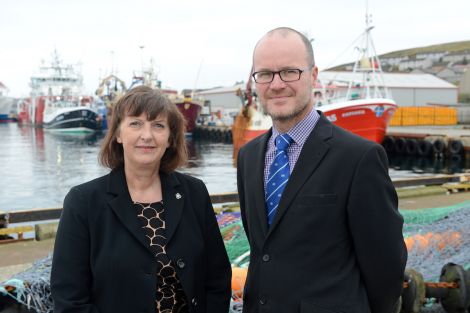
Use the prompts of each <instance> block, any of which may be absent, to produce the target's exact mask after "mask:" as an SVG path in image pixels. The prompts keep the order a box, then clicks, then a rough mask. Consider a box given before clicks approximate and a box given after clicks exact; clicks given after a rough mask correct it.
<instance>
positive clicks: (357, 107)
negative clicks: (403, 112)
mask: <svg viewBox="0 0 470 313" xmlns="http://www.w3.org/2000/svg"><path fill="white" fill-rule="evenodd" d="M316 109H318V110H319V111H322V112H323V114H324V115H325V116H326V118H328V119H329V120H330V121H331V122H332V123H334V124H335V125H337V126H339V127H341V128H344V129H346V130H348V131H350V132H352V133H354V134H356V135H358V136H361V137H363V138H365V139H368V140H371V141H374V142H376V143H379V144H380V143H382V141H383V139H384V137H385V134H386V132H387V126H388V124H389V122H390V120H391V118H392V116H393V113H394V112H395V111H396V109H397V105H396V104H395V102H394V101H393V100H390V99H381V98H378V99H358V100H351V101H344V102H338V103H334V104H328V105H324V106H322V107H319V108H316ZM245 115H246V114H245ZM245 115H244V114H243V113H240V114H238V115H237V119H236V120H235V123H234V125H233V126H232V135H233V145H234V151H238V150H239V149H240V148H241V147H242V146H243V145H245V144H246V143H247V142H249V141H250V140H252V139H254V138H256V137H257V136H259V135H261V134H263V133H265V132H266V131H268V130H269V128H270V127H271V126H270V125H269V124H268V123H264V124H262V123H253V122H252V117H251V116H245ZM258 115H259V114H258ZM260 118H261V117H260ZM264 118H265V119H269V120H270V118H269V117H267V116H264ZM256 124H261V125H263V127H259V126H256Z"/></svg>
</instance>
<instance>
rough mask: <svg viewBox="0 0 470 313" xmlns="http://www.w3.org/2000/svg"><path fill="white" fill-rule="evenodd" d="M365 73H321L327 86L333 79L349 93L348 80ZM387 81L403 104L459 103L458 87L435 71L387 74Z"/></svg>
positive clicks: (397, 101)
mask: <svg viewBox="0 0 470 313" xmlns="http://www.w3.org/2000/svg"><path fill="white" fill-rule="evenodd" d="M362 77H363V74H362V73H353V72H320V73H319V76H318V78H319V80H320V82H321V84H322V85H324V86H326V85H328V84H329V83H330V82H331V83H333V84H335V85H336V86H337V89H338V92H339V93H342V94H345V93H346V90H347V84H346V82H349V81H354V82H361V81H362ZM381 77H382V78H383V82H379V83H378V86H379V87H383V85H385V86H386V87H388V89H389V90H390V91H391V96H392V98H393V100H395V102H396V103H397V104H398V105H399V106H424V105H428V104H430V103H456V102H458V88H457V87H456V86H454V85H452V84H451V83H448V82H446V81H444V80H442V79H440V78H437V77H435V76H433V75H431V74H403V73H383V74H382V75H381Z"/></svg>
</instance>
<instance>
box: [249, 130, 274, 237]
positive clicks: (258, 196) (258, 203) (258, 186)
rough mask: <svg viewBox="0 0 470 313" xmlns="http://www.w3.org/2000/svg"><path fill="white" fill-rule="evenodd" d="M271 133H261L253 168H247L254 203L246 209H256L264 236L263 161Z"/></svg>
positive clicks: (266, 229)
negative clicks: (250, 176)
mask: <svg viewBox="0 0 470 313" xmlns="http://www.w3.org/2000/svg"><path fill="white" fill-rule="evenodd" d="M271 133H272V132H271V131H268V132H267V133H265V134H264V135H263V137H262V138H261V140H259V141H258V143H257V146H256V147H255V149H254V156H255V160H254V162H253V163H252V164H253V168H251V169H250V170H248V173H253V188H250V189H251V190H253V194H254V200H255V203H254V205H253V207H252V208H247V209H248V210H256V214H257V216H258V220H259V222H260V226H261V230H262V232H263V234H262V235H263V237H266V234H267V233H268V218H267V216H266V202H265V196H264V161H265V155H266V149H267V145H268V140H269V138H270V137H271ZM246 179H247V180H248V181H249V180H250V179H249V177H248V178H246Z"/></svg>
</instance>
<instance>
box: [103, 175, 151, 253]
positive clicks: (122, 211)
mask: <svg viewBox="0 0 470 313" xmlns="http://www.w3.org/2000/svg"><path fill="white" fill-rule="evenodd" d="M107 192H108V193H110V194H112V195H115V197H113V198H112V199H110V200H109V201H108V203H109V205H110V206H111V208H112V209H113V211H114V213H115V214H116V216H117V217H118V219H119V221H120V222H121V223H122V224H123V225H124V227H126V229H127V230H128V231H129V232H130V233H131V235H132V236H134V237H135V239H137V241H139V242H140V243H141V244H142V245H144V247H145V248H146V249H147V250H148V251H149V252H150V253H152V255H153V252H152V250H151V249H150V245H149V243H148V242H147V241H146V238H145V236H144V233H143V232H142V226H141V225H140V223H139V220H138V219H137V212H136V211H135V210H134V209H133V207H132V199H131V196H130V194H129V189H128V188H127V182H126V175H125V174H124V168H118V169H115V170H113V171H111V173H110V174H109V181H108V190H107Z"/></svg>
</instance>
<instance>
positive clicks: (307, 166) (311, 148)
mask: <svg viewBox="0 0 470 313" xmlns="http://www.w3.org/2000/svg"><path fill="white" fill-rule="evenodd" d="M331 136H332V125H331V123H330V122H329V121H328V120H327V119H326V118H325V117H324V116H323V115H321V116H320V120H319V121H318V123H317V125H315V128H314V129H313V131H312V133H311V134H310V136H309V137H308V138H307V140H306V141H305V144H304V146H303V148H302V151H301V153H300V156H299V158H298V160H297V163H296V164H295V167H294V170H293V171H292V174H291V176H290V178H289V181H288V183H287V185H286V188H285V189H284V192H283V194H282V197H281V201H280V202H279V206H278V208H277V212H276V215H275V216H274V220H273V222H272V224H271V227H270V228H269V232H268V236H269V234H270V233H271V232H272V231H273V229H274V228H276V225H277V224H278V223H279V221H280V220H281V218H282V216H283V215H284V214H285V212H286V211H287V209H288V207H289V205H290V204H291V203H292V201H293V200H294V199H295V197H296V196H297V193H298V192H299V190H300V189H301V188H302V186H303V185H304V184H305V182H306V181H307V179H308V178H309V177H310V176H311V175H312V174H313V172H314V171H315V169H316V168H317V167H318V166H319V164H320V163H321V161H322V160H323V158H324V157H325V155H326V153H327V152H328V149H329V145H328V144H327V143H326V142H325V141H326V140H327V139H328V138H330V137H331Z"/></svg>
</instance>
